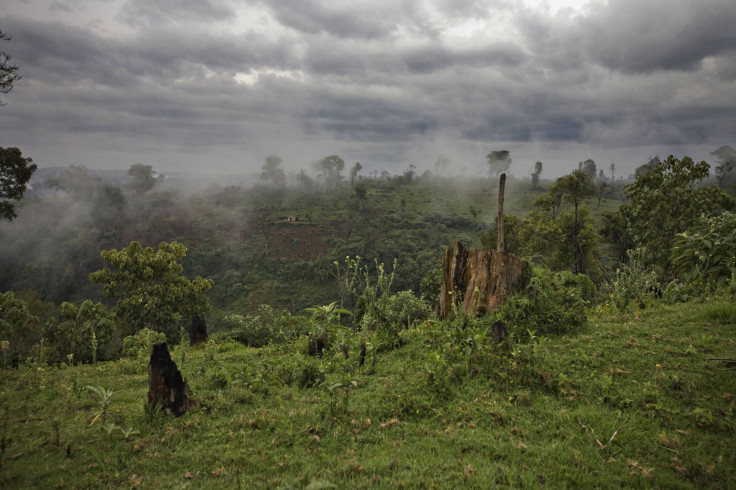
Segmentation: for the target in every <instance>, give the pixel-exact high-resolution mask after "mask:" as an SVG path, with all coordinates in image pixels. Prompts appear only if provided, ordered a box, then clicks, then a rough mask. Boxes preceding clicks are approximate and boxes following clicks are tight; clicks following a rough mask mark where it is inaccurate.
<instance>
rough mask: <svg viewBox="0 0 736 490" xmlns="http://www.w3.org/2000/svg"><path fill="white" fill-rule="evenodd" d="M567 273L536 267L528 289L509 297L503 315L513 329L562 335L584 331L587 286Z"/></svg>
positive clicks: (501, 310) (500, 314) (503, 308)
mask: <svg viewBox="0 0 736 490" xmlns="http://www.w3.org/2000/svg"><path fill="white" fill-rule="evenodd" d="M579 282H585V281H584V280H582V279H576V281H571V280H570V277H569V276H567V275H566V274H564V273H563V274H554V273H552V272H550V271H548V270H546V269H535V270H534V274H533V277H532V278H531V280H530V282H529V287H528V288H527V290H526V291H524V292H523V293H520V294H516V295H514V296H512V297H510V298H509V299H508V301H507V302H506V304H504V305H503V306H502V307H501V309H500V310H499V317H500V319H501V320H503V321H504V323H505V324H506V325H507V326H508V327H509V329H510V330H511V331H512V332H513V331H521V332H525V331H536V332H539V333H541V334H545V335H546V334H559V333H568V332H575V331H578V330H581V329H582V328H583V327H584V326H585V325H586V323H587V321H588V316H587V303H586V301H585V299H583V294H584V293H585V288H584V287H582V286H581V285H580V284H579Z"/></svg>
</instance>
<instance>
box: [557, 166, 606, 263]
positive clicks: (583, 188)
mask: <svg viewBox="0 0 736 490" xmlns="http://www.w3.org/2000/svg"><path fill="white" fill-rule="evenodd" d="M586 162H592V160H587V161H586ZM593 167H595V163H593ZM593 177H595V170H593ZM593 177H591V174H590V173H589V172H587V171H586V170H583V169H578V170H573V171H572V172H571V173H570V174H569V175H566V176H564V177H560V178H559V179H557V182H555V184H554V185H553V186H552V188H551V189H550V193H552V194H555V195H561V196H562V198H563V199H564V200H566V201H568V202H570V203H572V205H573V208H574V211H573V215H572V220H570V219H568V220H567V221H568V222H570V221H572V222H571V223H563V225H562V228H563V230H569V231H565V232H564V235H565V241H563V244H565V245H567V247H566V248H568V249H569V252H567V255H571V256H572V259H573V260H572V264H573V267H572V269H573V270H574V271H575V272H577V273H581V274H585V273H590V272H591V270H590V267H589V266H590V261H589V260H586V252H587V253H588V254H589V253H590V250H591V249H593V248H594V247H595V245H596V242H597V238H596V237H597V233H596V232H595V230H594V229H593V227H592V226H589V227H585V226H584V224H585V222H584V219H585V218H584V217H583V216H581V211H582V210H581V209H580V206H581V204H582V202H583V199H585V198H586V197H589V196H592V195H593V194H595V183H594V182H593ZM560 218H563V216H560ZM570 252H571V253H570Z"/></svg>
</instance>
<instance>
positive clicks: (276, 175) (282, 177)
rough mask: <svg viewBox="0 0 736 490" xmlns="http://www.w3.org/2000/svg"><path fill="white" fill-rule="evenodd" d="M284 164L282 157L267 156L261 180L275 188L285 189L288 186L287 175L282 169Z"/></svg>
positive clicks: (262, 168)
mask: <svg viewBox="0 0 736 490" xmlns="http://www.w3.org/2000/svg"><path fill="white" fill-rule="evenodd" d="M282 162H283V160H281V157H279V156H277V155H269V156H267V157H266V163H264V164H263V167H261V180H262V181H264V182H267V183H270V184H272V185H273V186H275V187H284V186H285V185H286V173H285V172H284V169H283V168H281V163H282Z"/></svg>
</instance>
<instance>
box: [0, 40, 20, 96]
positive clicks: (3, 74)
mask: <svg viewBox="0 0 736 490" xmlns="http://www.w3.org/2000/svg"><path fill="white" fill-rule="evenodd" d="M10 39H11V37H10V36H9V35H8V34H6V33H4V32H3V31H0V41H10ZM10 60H11V58H10V56H9V55H8V54H7V53H5V51H0V94H7V93H8V92H10V91H11V90H13V86H14V85H15V82H17V81H18V80H20V79H21V78H22V77H21V76H20V75H18V65H15V64H13V63H11V62H10ZM6 103H7V102H5V101H3V100H2V99H0V106H3V105H5V104H6Z"/></svg>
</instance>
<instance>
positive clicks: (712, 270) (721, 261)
mask: <svg viewBox="0 0 736 490" xmlns="http://www.w3.org/2000/svg"><path fill="white" fill-rule="evenodd" d="M672 260H673V262H674V264H675V267H676V270H677V272H678V274H679V275H680V278H681V279H682V280H683V282H685V283H688V284H695V285H700V286H702V287H703V289H715V288H717V287H721V286H724V285H725V284H726V283H727V282H728V281H730V280H731V277H732V276H733V275H735V274H736V214H732V213H729V212H725V213H723V214H722V215H720V216H714V217H710V218H708V217H701V218H700V220H698V221H697V222H696V223H695V226H694V227H693V229H692V230H691V231H686V232H684V233H678V234H677V236H676V237H675V246H674V247H673V249H672Z"/></svg>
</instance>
